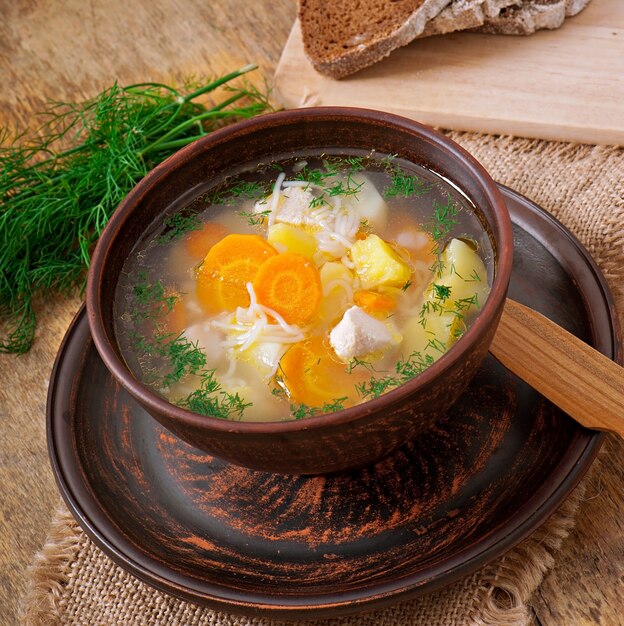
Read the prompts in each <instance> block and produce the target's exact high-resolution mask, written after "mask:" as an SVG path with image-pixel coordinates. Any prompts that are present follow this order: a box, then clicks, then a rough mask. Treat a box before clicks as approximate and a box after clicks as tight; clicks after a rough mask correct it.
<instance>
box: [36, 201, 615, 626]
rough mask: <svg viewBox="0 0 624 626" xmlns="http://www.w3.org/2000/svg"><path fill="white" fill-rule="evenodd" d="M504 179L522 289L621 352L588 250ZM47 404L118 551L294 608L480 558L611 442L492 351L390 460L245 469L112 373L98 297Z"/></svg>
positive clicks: (409, 587) (279, 608) (411, 586)
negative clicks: (282, 470)
mask: <svg viewBox="0 0 624 626" xmlns="http://www.w3.org/2000/svg"><path fill="white" fill-rule="evenodd" d="M503 191H504V193H505V196H506V199H507V201H508V204H509V208H510V211H511V214H512V219H513V222H514V241H515V250H516V252H515V259H514V271H513V275H512V281H511V285H510V295H511V297H513V298H515V299H517V300H519V301H521V302H524V303H525V304H528V305H530V306H533V307H534V308H536V309H538V310H540V311H541V312H543V313H544V314H546V315H547V316H548V317H550V318H552V319H554V320H555V321H556V322H558V323H559V324H561V325H563V326H564V327H566V328H567V329H568V330H570V331H571V332H573V333H574V334H576V335H578V336H579V337H581V338H583V339H584V340H586V341H588V342H589V343H591V344H592V345H593V346H595V347H596V348H597V349H598V350H600V351H601V352H603V353H604V354H606V355H607V356H609V357H611V358H613V359H615V360H621V354H620V348H619V345H620V343H619V341H618V337H619V331H618V326H617V322H616V318H615V316H614V311H613V307H612V303H611V299H610V296H609V293H608V290H607V288H606V285H605V283H604V280H603V279H602V277H601V275H600V273H599V271H598V270H597V268H596V266H595V265H594V263H593V261H592V260H591V259H590V257H589V256H588V254H587V252H585V251H584V249H583V248H582V247H581V246H580V244H579V243H578V242H577V241H576V239H574V238H573V237H572V236H571V235H570V234H569V233H568V231H566V230H565V229H564V228H563V227H562V226H561V225H560V224H559V223H558V222H556V221H555V220H554V219H552V218H551V217H549V216H548V215H547V214H546V213H545V212H543V211H542V210H541V209H539V208H538V207H537V206H535V205H534V204H532V203H531V202H529V201H528V200H527V199H525V198H523V197H522V196H519V195H518V194H516V193H514V192H513V191H510V190H508V189H503ZM547 248H548V249H547ZM47 419H48V442H49V450H50V456H51V461H52V466H53V469H54V472H55V475H56V478H57V481H58V484H59V486H60V489H61V492H62V494H63V497H64V498H65V501H66V502H67V504H68V506H69V507H70V509H71V511H72V512H73V514H74V515H75V516H76V519H77V520H78V522H79V523H80V525H81V526H82V527H83V528H84V530H85V531H86V532H87V534H88V535H89V536H90V537H91V538H92V539H93V540H94V541H95V542H96V543H97V544H98V545H99V546H100V547H101V548H102V549H103V550H104V551H105V552H106V553H107V554H108V555H109V556H110V557H111V558H112V559H113V560H114V561H116V562H117V563H118V564H119V565H121V566H122V567H123V568H125V569H127V570H128V571H130V572H132V573H133V574H135V575H136V576H138V577H139V578H141V579H142V580H144V581H145V582H147V583H149V584H150V585H153V586H154V587H157V588H159V589H161V590H163V591H166V592H169V593H171V594H174V595H176V596H179V597H182V598H185V599H188V600H191V601H194V602H197V603H200V604H205V605H208V606H211V607H215V608H220V609H224V610H229V611H233V612H240V613H247V614H253V615H269V616H273V617H287V618H291V617H312V616H321V615H323V616H328V615H339V614H343V613H349V612H355V611H358V610H363V609H371V608H374V607H379V606H382V605H385V604H388V603H391V602H396V601H398V600H401V599H406V598H409V597H413V596H415V595H418V594H422V593H424V592H428V591H431V590H433V589H436V588H439V587H441V586H443V585H446V584H448V583H450V582H452V581H454V580H455V579H457V578H459V577H460V576H462V575H464V574H466V573H468V572H471V571H473V570H475V569H476V568H478V567H479V566H481V565H482V564H483V563H485V562H487V561H489V560H491V559H493V558H495V557H497V556H499V555H500V554H502V553H503V552H505V551H506V550H508V549H509V548H511V547H512V546H513V545H515V544H516V543H518V542H519V541H520V540H521V539H523V538H524V537H526V536H527V535H528V534H529V533H530V532H531V531H532V530H533V529H535V528H536V527H537V526H538V525H539V524H540V523H542V522H543V521H544V519H545V518H546V517H547V516H548V515H549V514H551V513H552V512H553V511H554V510H555V509H556V507H557V506H559V504H560V503H561V502H562V501H563V500H564V498H565V497H566V496H567V495H568V494H569V493H570V491H571V490H572V488H573V487H574V486H575V485H576V484H577V482H578V481H579V480H580V478H581V477H582V475H583V474H584V473H585V471H586V470H587V469H588V467H589V465H590V464H591V462H592V460H593V459H594V457H595V455H596V453H597V452H598V449H599V448H600V445H601V442H602V435H601V434H599V433H596V432H591V431H588V430H585V429H584V428H582V427H581V426H579V425H578V424H576V423H575V422H573V421H572V420H571V419H569V418H568V417H567V416H566V415H564V414H562V413H561V412H560V411H559V410H557V409H556V408H555V407H553V406H552V405H551V404H550V403H549V402H548V401H546V400H545V399H544V398H542V397H541V396H540V395H539V394H537V393H536V392H534V391H533V390H532V389H530V388H529V387H528V386H527V385H525V384H524V383H522V382H521V381H520V380H519V379H517V378H515V377H514V376H513V375H512V374H511V373H510V372H508V371H507V370H506V369H505V368H503V367H502V366H501V365H499V364H498V363H497V362H496V361H495V360H494V359H493V358H492V357H488V358H487V359H486V361H485V363H484V365H483V366H482V368H481V370H480V371H479V373H478V374H477V376H476V378H475V380H474V381H473V383H472V384H471V386H470V388H469V389H468V391H467V392H466V393H465V394H464V395H463V396H462V398H461V399H460V401H459V402H458V403H457V404H456V405H455V406H454V407H453V408H452V409H451V411H449V413H448V414H447V415H446V416H445V417H444V418H443V419H442V420H441V421H440V422H439V423H438V425H437V426H436V427H435V428H434V429H433V430H432V431H430V432H428V433H426V434H425V435H423V436H421V437H420V438H419V439H417V440H416V441H415V442H412V443H411V444H408V445H406V446H404V447H403V448H401V449H399V451H397V452H396V453H395V454H394V455H393V456H392V457H390V458H388V459H386V460H385V461H383V462H380V463H378V464H377V465H375V466H372V467H370V468H367V469H364V470H361V471H357V472H352V473H349V474H342V475H335V476H327V477H299V476H290V477H289V476H283V475H276V474H267V473H262V472H255V471H252V470H247V469H244V468H241V467H237V466H234V465H230V464H228V463H226V462H224V461H221V460H219V459H217V458H214V457H211V456H209V455H207V454H205V453H203V452H199V451H198V450H196V449H195V448H193V447H191V446H189V445H187V444H185V443H183V442H182V441H180V440H178V439H176V438H174V437H173V436H171V435H170V434H169V433H168V432H167V431H165V430H164V429H163V428H162V427H161V426H160V425H159V424H158V423H157V422H156V421H155V420H154V419H152V418H151V417H149V416H148V415H147V413H145V411H143V410H142V409H141V408H140V407H139V406H138V405H137V404H136V402H135V401H134V400H133V399H132V398H131V397H130V396H129V395H128V394H127V393H126V392H125V391H124V390H123V389H122V388H121V387H120V386H119V385H117V384H116V383H115V382H114V380H113V379H112V377H111V376H110V375H109V374H108V372H107V370H106V368H105V367H104V365H103V363H102V362H101V360H100V358H99V356H98V354H97V352H96V350H95V347H94V345H93V342H92V340H91V337H90V335H89V329H88V326H87V320H86V317H85V314H84V310H82V311H81V312H80V313H79V314H78V316H77V317H76V319H75V321H74V323H73V325H72V327H71V328H70V330H69V331H68V333H67V337H66V339H65V341H64V343H63V345H62V347H61V350H60V352H59V356H58V358H57V362H56V365H55V367H54V371H53V373H52V380H51V384H50V391H49V398H48V416H47Z"/></svg>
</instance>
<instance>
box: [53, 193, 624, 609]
mask: <svg viewBox="0 0 624 626" xmlns="http://www.w3.org/2000/svg"><path fill="white" fill-rule="evenodd" d="M498 186H499V187H500V188H501V190H502V191H503V195H504V196H505V199H506V200H508V199H511V200H512V201H514V202H515V203H516V204H517V205H518V206H519V207H520V208H521V210H526V211H528V213H529V214H531V215H533V216H537V218H538V221H542V222H545V223H548V224H549V225H550V227H553V228H555V229H556V230H557V231H558V232H559V233H560V234H562V235H564V236H565V237H566V239H567V240H568V242H569V243H570V244H572V245H573V246H574V248H575V249H576V251H577V253H578V254H579V255H580V257H582V259H583V265H584V266H585V267H586V268H589V269H590V270H591V272H592V274H593V278H594V280H595V286H596V287H597V288H598V290H599V292H600V293H601V295H602V297H603V304H604V306H605V316H606V318H607V320H608V322H609V324H610V333H609V334H610V339H611V344H612V354H611V355H607V356H609V358H612V359H613V360H614V361H616V362H618V363H622V358H623V356H622V346H621V340H620V339H621V329H620V327H619V321H618V318H617V314H616V312H615V307H614V302H613V298H612V296H611V293H610V290H609V287H608V284H607V282H606V279H605V278H604V276H603V274H602V272H601V271H600V269H599V268H598V266H597V264H596V262H595V261H594V260H593V258H592V257H591V255H590V254H589V252H588V251H587V249H586V248H585V247H584V246H583V245H582V244H581V243H580V241H579V240H578V239H577V238H576V236H575V235H574V234H573V233H571V232H570V231H569V230H568V228H567V227H566V226H564V225H563V224H562V223H561V222H560V221H559V220H557V219H556V218H555V217H554V216H553V215H551V214H550V213H548V212H547V211H546V210H545V209H543V208H541V207H540V206H539V205H537V204H536V203H535V202H533V201H531V200H530V199H528V198H527V197H526V196H524V195H522V194H520V193H519V192H517V191H515V190H513V189H511V188H509V187H507V186H505V185H501V184H498ZM514 217H515V216H514V215H513V214H512V222H513V224H514V226H518V224H517V222H516V221H514V219H513V218H514ZM520 227H521V228H522V227H523V226H522V224H520ZM525 230H526V229H525ZM530 234H531V236H533V237H535V238H536V239H538V241H540V240H539V237H537V236H536V234H535V233H534V232H530ZM541 243H542V244H544V242H543V241H542V242H541ZM548 249H549V251H550V252H551V254H553V256H555V258H557V260H558V261H559V262H561V259H560V258H559V257H557V255H556V254H554V253H553V252H552V250H551V249H550V248H548ZM577 288H578V289H579V291H581V287H580V286H578V287H577ZM585 308H586V309H587V306H586V307H585ZM85 317H86V313H85V306H84V304H82V305H81V307H80V309H79V310H78V312H77V313H76V315H75V316H74V318H73V320H72V322H71V324H70V326H69V328H68V330H67V332H66V334H65V336H64V338H63V340H62V342H61V345H60V347H59V350H58V353H57V356H56V358H55V362H54V366H53V368H52V372H51V374H50V384H49V388H48V396H47V405H46V431H47V441H48V454H49V459H50V463H51V466H52V470H53V474H54V476H55V479H56V482H57V485H58V487H59V490H60V492H61V495H62V497H63V500H64V501H65V503H66V505H67V506H68V508H69V509H70V511H71V513H72V515H73V516H74V518H75V519H76V521H77V522H78V524H79V526H80V527H81V528H82V529H83V530H84V531H85V533H86V534H87V535H88V536H89V537H90V539H91V540H92V541H93V542H94V543H95V544H96V545H97V546H98V547H99V548H100V549H101V550H103V552H104V553H105V554H106V555H107V556H108V557H109V558H111V560H113V561H114V562H115V563H116V564H117V565H119V566H120V567H122V568H123V569H124V570H126V571H129V572H130V573H131V574H133V575H134V576H136V577H137V578H139V579H140V580H142V581H143V582H145V583H147V584H148V585H150V586H152V587H154V588H156V589H158V590H160V591H162V592H164V593H167V594H169V595H173V596H175V597H178V598H180V599H182V600H186V601H190V602H192V603H195V604H200V605H203V606H206V607H209V608H213V609H217V610H225V611H232V612H235V613H239V614H247V615H251V616H256V617H257V616H262V617H273V618H282V619H297V618H302V617H305V618H314V617H336V616H341V615H347V614H352V613H357V612H360V611H363V610H374V609H379V608H383V607H384V606H387V605H389V604H394V603H398V602H401V601H404V600H407V599H410V598H413V597H416V596H418V595H422V594H424V593H429V592H432V591H435V590H437V589H440V588H443V587H446V586H447V585H449V584H452V583H453V582H455V581H456V580H458V579H460V578H461V577H462V576H465V575H466V574H468V573H470V572H474V571H476V570H477V569H478V568H479V567H481V566H483V565H484V564H485V563H487V562H490V561H492V560H494V559H495V558H497V557H499V556H501V555H502V554H504V553H505V552H507V551H508V550H510V549H511V548H512V547H514V546H515V545H517V544H518V543H519V542H520V541H522V540H523V539H524V538H526V537H527V536H529V535H530V534H531V533H532V532H533V531H534V530H535V529H536V528H537V527H539V526H540V525H541V524H542V523H543V522H544V521H545V520H546V519H547V518H548V517H549V516H550V515H551V514H552V513H554V511H555V510H556V509H557V508H558V507H559V506H560V505H561V503H562V502H563V501H564V500H565V499H566V498H567V497H568V496H569V494H570V493H571V491H572V490H573V489H574V487H575V486H576V485H577V484H578V483H579V482H580V480H581V479H582V477H583V476H584V474H585V473H586V472H587V470H588V469H589V467H590V466H591V464H592V462H593V460H594V459H595V457H596V455H597V454H598V452H599V450H600V447H601V446H602V443H603V441H604V438H605V434H604V433H600V432H594V433H593V434H592V435H590V436H589V439H588V440H587V442H586V444H585V446H584V447H583V448H582V449H581V450H580V451H579V454H578V456H577V458H576V460H575V462H574V465H573V466H572V467H571V468H570V470H569V471H568V473H567V474H566V475H565V476H564V477H563V478H562V479H561V480H559V481H558V484H557V485H556V486H555V487H554V488H552V489H548V490H547V491H548V493H544V491H545V490H546V488H547V485H548V480H545V481H544V482H543V483H542V485H541V486H540V488H539V489H538V490H537V491H536V492H535V493H534V494H533V495H532V496H531V498H530V499H528V500H527V503H526V504H525V506H524V508H527V505H528V504H531V503H534V504H533V506H531V507H530V508H529V511H528V512H527V514H526V515H525V516H523V517H522V518H521V520H520V521H518V523H516V524H515V525H513V527H512V528H509V529H508V532H506V533H505V534H503V535H502V536H501V535H500V533H499V530H500V527H497V528H496V531H494V532H492V533H490V535H489V536H488V537H487V538H483V539H481V540H479V541H478V542H475V543H474V544H472V545H470V546H468V547H467V548H464V549H463V550H460V551H458V552H455V553H454V554H453V560H452V561H451V562H449V561H445V562H443V563H442V564H434V565H433V566H429V567H428V568H426V569H427V573H428V576H427V578H426V579H424V580H423V576H422V572H421V573H420V574H418V576H417V574H411V575H408V576H405V577H402V578H401V577H399V578H395V579H394V580H393V581H391V583H390V582H388V581H382V582H381V583H380V582H377V583H373V584H372V585H360V586H358V587H357V588H355V589H353V590H349V591H346V592H345V591H341V592H340V594H339V596H338V595H337V594H334V595H337V597H340V600H335V601H332V600H331V597H332V594H331V593H319V594H317V593H315V594H308V595H305V594H303V595H302V596H271V595H268V594H259V593H252V592H245V593H243V592H241V591H238V590H237V591H235V592H233V593H232V592H230V593H229V594H228V593H224V591H226V590H227V589H228V588H227V587H225V586H218V585H216V584H213V583H205V582H204V583H202V584H197V585H195V587H191V586H189V584H188V582H187V584H186V585H184V584H182V583H181V582H178V580H177V579H180V580H184V581H190V580H195V579H191V577H189V576H187V575H178V573H177V572H175V571H173V572H172V570H169V573H170V574H171V573H173V574H174V576H173V578H172V577H165V576H163V575H162V574H161V572H159V571H158V570H161V569H162V564H160V563H158V562H157V561H154V560H153V559H152V557H150V556H149V555H145V554H143V555H142V559H136V558H132V556H131V555H129V554H128V552H132V551H133V550H132V549H131V550H130V551H128V550H125V551H124V550H123V549H121V548H122V547H123V546H119V545H118V544H119V541H117V543H115V542H114V540H113V539H114V538H111V537H110V533H108V532H106V529H102V528H99V527H98V524H97V521H96V520H94V519H92V518H93V517H98V515H96V516H94V515H92V514H91V515H90V514H89V509H98V508H99V501H98V500H97V498H95V497H94V494H91V496H90V497H91V498H93V500H94V501H93V502H88V503H87V506H86V507H85V506H84V499H83V502H82V505H81V501H80V496H79V495H77V494H76V493H75V491H76V487H77V485H76V480H75V479H72V477H71V476H68V475H67V472H65V471H64V468H63V466H62V465H63V463H62V461H61V457H63V456H64V455H63V452H62V451H61V450H60V448H59V446H58V445H57V444H58V442H57V441H56V434H57V433H56V432H55V428H54V420H55V419H59V418H58V416H56V415H55V413H56V412H55V411H54V405H55V399H56V397H57V393H56V391H57V389H58V386H59V384H60V382H61V381H60V380H59V370H60V369H61V367H62V364H63V356H64V354H65V352H66V349H67V347H68V346H69V344H70V342H71V341H72V339H73V337H74V334H75V333H76V332H77V331H78V330H79V329H80V325H81V324H85V323H86V320H85ZM87 334H88V336H90V333H89V331H88V327H87ZM87 347H88V343H85V345H84V346H83V347H82V355H83V356H84V355H85V354H86V349H87ZM78 491H80V489H78ZM85 491H86V490H85ZM85 508H86V509H87V510H85ZM98 514H99V516H101V515H103V516H105V517H107V516H106V511H104V510H102V509H101V508H100V509H99V511H98ZM120 535H121V536H122V542H121V543H124V542H125V543H129V542H128V541H127V540H125V539H124V538H123V534H122V533H120ZM462 557H465V558H463V559H462V560H461V563H459V564H458V563H457V561H458V560H459V559H460V558H462ZM141 560H142V561H143V562H140V561H141ZM148 562H151V563H152V564H153V565H154V566H155V567H152V568H149V567H147V566H146V563H148ZM415 577H418V580H413V579H414V578H415ZM197 582H199V581H197ZM200 587H201V588H202V590H200V589H199V588H200ZM242 596H244V598H243V597H242ZM278 599H279V600H282V601H281V602H276V600H278Z"/></svg>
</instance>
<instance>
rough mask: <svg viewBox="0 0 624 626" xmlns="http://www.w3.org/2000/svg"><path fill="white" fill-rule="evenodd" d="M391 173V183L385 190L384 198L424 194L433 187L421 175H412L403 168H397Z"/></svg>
mask: <svg viewBox="0 0 624 626" xmlns="http://www.w3.org/2000/svg"><path fill="white" fill-rule="evenodd" d="M389 173H390V177H391V181H390V185H389V186H388V187H386V189H385V190H384V193H383V195H384V198H395V197H396V196H403V197H404V198H409V197H410V196H423V195H424V194H426V193H427V192H428V191H429V190H430V189H431V185H429V184H428V183H426V182H425V181H424V180H422V179H421V178H420V177H419V176H412V175H410V174H407V173H406V172H403V171H402V170H395V171H391V172H389Z"/></svg>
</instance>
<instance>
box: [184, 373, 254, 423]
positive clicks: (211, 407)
mask: <svg viewBox="0 0 624 626" xmlns="http://www.w3.org/2000/svg"><path fill="white" fill-rule="evenodd" d="M177 404H178V406H181V407H183V408H185V409H189V410H190V411H193V412H194V413H199V414H200V415H207V416H209V417H216V418H218V419H228V418H231V416H232V415H238V417H239V419H240V418H241V417H242V415H243V412H244V411H245V409H246V408H248V407H250V406H251V402H245V401H244V400H243V399H242V398H241V397H240V395H239V394H238V393H234V394H232V393H228V392H227V391H224V390H223V389H222V388H221V384H220V383H219V381H218V380H217V379H216V378H215V370H214V369H211V370H204V371H203V372H202V374H201V384H200V386H199V388H198V389H195V391H192V392H191V393H189V394H188V396H186V398H183V399H181V400H178V401H177Z"/></svg>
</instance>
